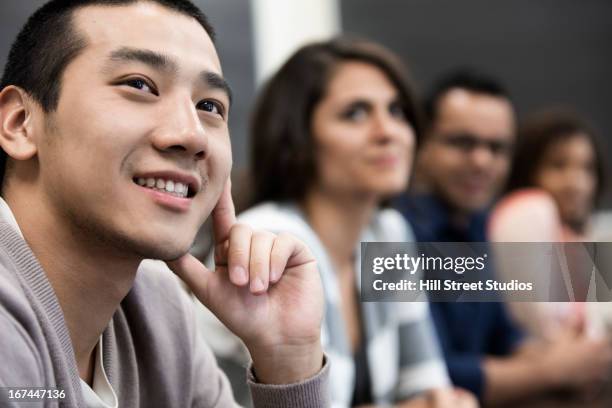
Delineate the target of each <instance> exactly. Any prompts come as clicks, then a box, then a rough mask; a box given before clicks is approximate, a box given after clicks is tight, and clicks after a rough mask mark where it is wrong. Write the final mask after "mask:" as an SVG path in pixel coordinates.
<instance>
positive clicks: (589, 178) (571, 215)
mask: <svg viewBox="0 0 612 408" xmlns="http://www.w3.org/2000/svg"><path fill="white" fill-rule="evenodd" d="M535 184H536V185H537V186H539V187H541V188H543V189H544V190H546V191H548V192H549V193H550V194H551V195H552V196H553V198H554V199H555V201H556V202H557V205H558V206H559V212H560V215H561V219H562V221H563V222H564V223H565V224H568V225H570V226H573V227H576V226H578V227H581V226H583V225H584V223H585V222H586V221H587V220H588V217H589V215H590V213H591V211H592V209H593V204H594V203H593V201H594V197H595V189H596V186H597V176H596V173H595V152H594V150H593V145H592V144H591V143H590V142H589V139H588V137H587V136H586V135H584V134H581V133H578V134H576V135H573V136H570V137H569V138H566V139H563V140H560V141H559V142H557V143H554V144H552V145H551V146H550V147H549V148H548V149H547V150H546V152H545V153H544V156H543V157H542V162H541V164H540V166H539V169H538V172H537V174H536V179H535Z"/></svg>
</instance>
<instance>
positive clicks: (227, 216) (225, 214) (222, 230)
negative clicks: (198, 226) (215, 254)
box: [212, 178, 236, 244]
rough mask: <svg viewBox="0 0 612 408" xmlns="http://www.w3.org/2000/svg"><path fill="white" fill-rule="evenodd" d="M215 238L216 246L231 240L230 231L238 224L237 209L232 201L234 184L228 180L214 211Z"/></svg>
mask: <svg viewBox="0 0 612 408" xmlns="http://www.w3.org/2000/svg"><path fill="white" fill-rule="evenodd" d="M212 218H213V236H214V240H215V244H220V243H222V242H224V241H226V240H227V239H228V238H229V233H230V229H231V228H232V226H233V225H234V224H235V223H236V209H235V208H234V200H232V182H231V180H230V179H229V178H228V179H227V181H226V182H225V187H224V188H223V192H222V193H221V196H220V197H219V201H217V205H215V208H214V209H213V211H212Z"/></svg>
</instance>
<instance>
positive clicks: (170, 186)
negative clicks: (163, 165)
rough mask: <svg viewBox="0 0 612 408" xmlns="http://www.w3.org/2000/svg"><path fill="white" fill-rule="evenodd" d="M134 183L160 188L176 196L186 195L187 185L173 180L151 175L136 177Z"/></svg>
mask: <svg viewBox="0 0 612 408" xmlns="http://www.w3.org/2000/svg"><path fill="white" fill-rule="evenodd" d="M136 183H137V184H138V185H141V186H143V187H148V188H152V189H154V190H162V191H163V192H166V193H170V194H172V195H175V196H177V197H187V193H188V192H189V187H188V186H187V184H183V183H179V182H178V181H174V180H165V179H160V178H153V177H148V178H144V177H138V178H137V179H136Z"/></svg>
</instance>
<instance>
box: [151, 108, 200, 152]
mask: <svg viewBox="0 0 612 408" xmlns="http://www.w3.org/2000/svg"><path fill="white" fill-rule="evenodd" d="M156 120H158V121H159V123H160V126H159V128H158V129H157V130H156V131H155V132H154V135H153V145H154V146H155V148H157V149H158V150H160V151H163V152H179V153H181V154H183V155H186V156H188V157H193V158H194V159H196V160H202V159H204V158H205V157H206V153H207V148H208V137H207V134H206V130H205V129H204V126H203V125H202V122H201V120H200V117H199V115H198V111H197V109H196V107H195V105H194V103H193V101H192V100H191V98H185V99H183V100H180V101H176V100H175V101H172V102H169V103H168V106H167V108H165V109H164V112H163V113H161V115H160V117H159V118H156Z"/></svg>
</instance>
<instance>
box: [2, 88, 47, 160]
mask: <svg viewBox="0 0 612 408" xmlns="http://www.w3.org/2000/svg"><path fill="white" fill-rule="evenodd" d="M33 104H34V101H33V100H32V98H30V96H29V95H28V94H27V93H26V92H25V91H24V90H23V89H21V88H19V87H16V86H13V85H9V86H7V87H6V88H4V89H3V90H2V91H0V146H1V147H2V149H3V150H4V151H5V152H6V153H7V154H8V155H9V156H10V157H11V158H13V159H15V160H28V159H31V158H32V157H33V156H34V155H36V152H37V150H38V149H37V146H36V140H35V138H34V137H33V133H34V126H33V124H34V118H33V113H34V112H33V110H34V105H33Z"/></svg>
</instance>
